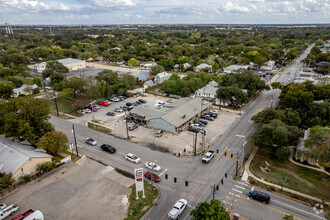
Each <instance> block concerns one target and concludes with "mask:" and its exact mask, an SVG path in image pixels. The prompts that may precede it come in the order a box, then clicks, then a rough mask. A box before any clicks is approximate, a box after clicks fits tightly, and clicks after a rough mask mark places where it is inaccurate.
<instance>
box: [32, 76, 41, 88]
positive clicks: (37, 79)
mask: <svg viewBox="0 0 330 220" xmlns="http://www.w3.org/2000/svg"><path fill="white" fill-rule="evenodd" d="M33 83H34V84H36V85H37V86H38V87H39V88H41V86H42V78H39V77H37V78H33Z"/></svg>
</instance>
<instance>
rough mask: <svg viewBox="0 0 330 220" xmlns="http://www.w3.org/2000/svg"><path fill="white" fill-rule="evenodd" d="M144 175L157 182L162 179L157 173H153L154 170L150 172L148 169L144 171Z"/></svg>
mask: <svg viewBox="0 0 330 220" xmlns="http://www.w3.org/2000/svg"><path fill="white" fill-rule="evenodd" d="M144 177H145V178H147V179H149V180H153V181H155V182H159V181H160V177H159V176H158V175H157V174H155V173H152V172H149V171H147V172H145V173H144Z"/></svg>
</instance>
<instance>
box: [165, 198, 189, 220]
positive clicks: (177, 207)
mask: <svg viewBox="0 0 330 220" xmlns="http://www.w3.org/2000/svg"><path fill="white" fill-rule="evenodd" d="M187 206H188V202H187V200H185V199H180V200H179V201H177V202H176V203H175V204H174V206H173V208H172V210H171V211H170V212H169V213H168V217H169V218H170V219H179V217H180V215H181V214H182V212H183V211H184V210H185V209H186V208H187Z"/></svg>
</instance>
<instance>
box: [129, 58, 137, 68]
mask: <svg viewBox="0 0 330 220" xmlns="http://www.w3.org/2000/svg"><path fill="white" fill-rule="evenodd" d="M128 65H129V66H134V67H136V66H138V65H139V61H138V60H137V59H135V58H131V59H129V60H128Z"/></svg>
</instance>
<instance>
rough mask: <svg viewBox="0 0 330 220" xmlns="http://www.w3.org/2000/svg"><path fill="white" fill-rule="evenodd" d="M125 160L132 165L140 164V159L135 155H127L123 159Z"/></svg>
mask: <svg viewBox="0 0 330 220" xmlns="http://www.w3.org/2000/svg"><path fill="white" fill-rule="evenodd" d="M125 159H126V160H128V161H131V162H133V163H140V161H141V159H140V158H139V157H138V156H136V155H135V154H131V153H128V154H127V155H126V157H125Z"/></svg>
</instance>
